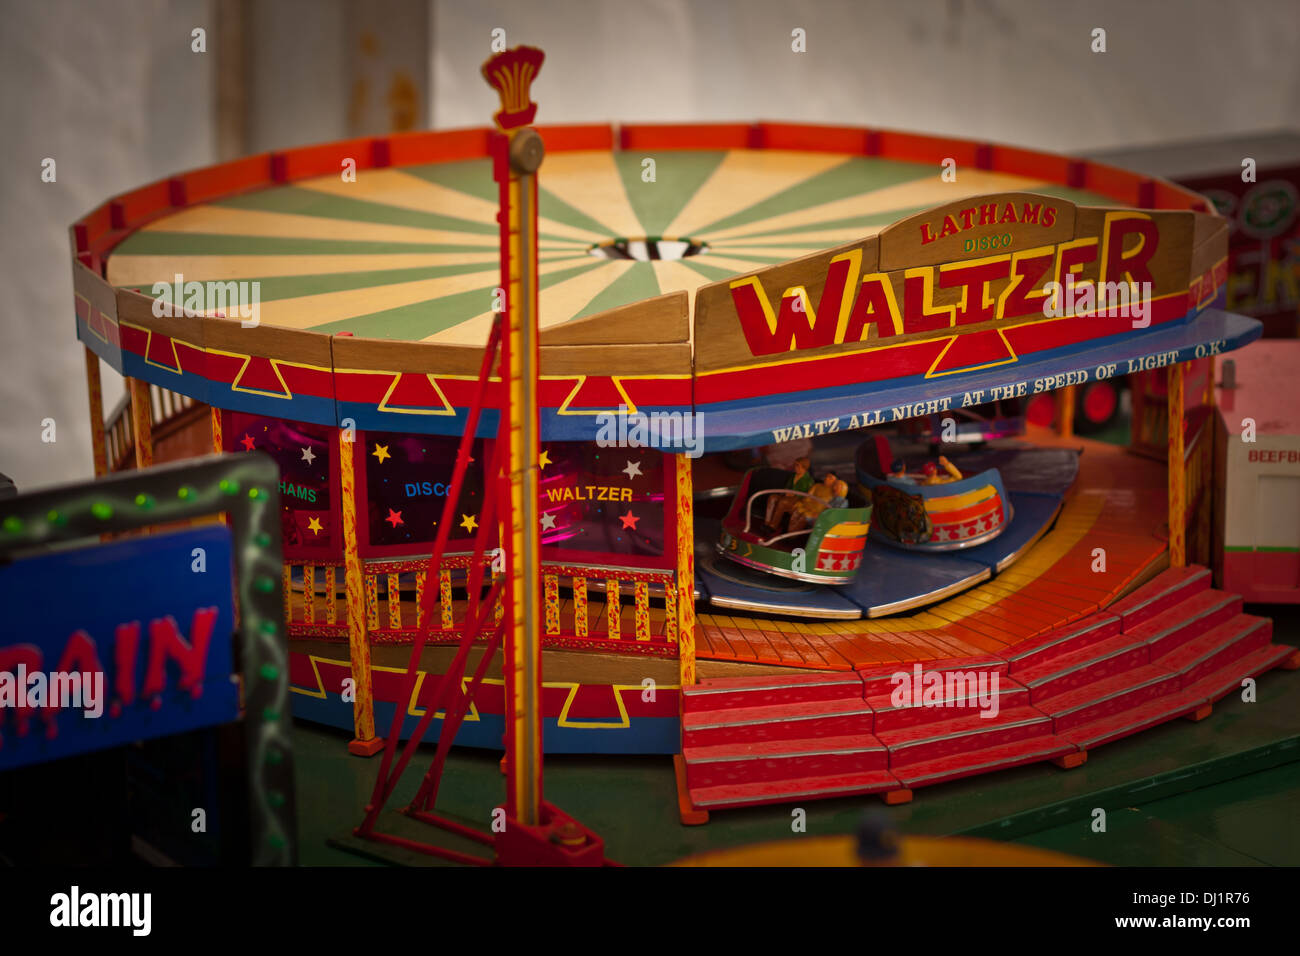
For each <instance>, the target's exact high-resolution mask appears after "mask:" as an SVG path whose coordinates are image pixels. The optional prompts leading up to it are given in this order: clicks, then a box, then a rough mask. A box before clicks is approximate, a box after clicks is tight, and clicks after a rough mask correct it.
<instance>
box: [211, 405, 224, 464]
mask: <svg viewBox="0 0 1300 956" xmlns="http://www.w3.org/2000/svg"><path fill="white" fill-rule="evenodd" d="M208 411H209V412H210V413H211V414H210V415H209V418H211V420H212V450H213V451H215V452H216V453H217V454H218V455H220V454H221V453H222V452H223V451H225V438H224V437H223V436H222V433H221V409H219V408H217V406H215V405H212V406H209V408H208Z"/></svg>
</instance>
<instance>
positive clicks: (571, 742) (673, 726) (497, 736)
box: [293, 694, 681, 754]
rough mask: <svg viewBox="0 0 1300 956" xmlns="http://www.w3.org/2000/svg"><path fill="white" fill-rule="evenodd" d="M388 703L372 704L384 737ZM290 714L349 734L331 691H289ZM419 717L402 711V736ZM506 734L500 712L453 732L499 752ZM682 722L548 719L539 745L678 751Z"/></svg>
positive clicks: (556, 750)
mask: <svg viewBox="0 0 1300 956" xmlns="http://www.w3.org/2000/svg"><path fill="white" fill-rule="evenodd" d="M393 707H394V705H393V704H391V703H386V702H384V701H377V702H376V703H375V730H376V732H377V733H379V734H381V735H385V736H386V735H387V733H388V728H390V727H391V726H392V725H393ZM293 716H294V717H295V718H297V719H300V720H308V721H311V722H313V723H318V724H326V725H328V726H331V727H338V728H341V729H342V730H346V731H349V732H351V731H352V729H353V724H352V705H351V704H348V703H344V702H343V700H342V698H339V697H334V696H333V695H331V696H329V697H325V698H320V697H307V696H305V695H303V694H294V695H293ZM418 723H419V718H418V717H413V716H411V715H409V714H408V715H407V717H406V719H405V721H404V722H403V725H402V735H403V739H405V738H406V736H407V735H409V734H410V733H412V732H413V731H414V730H415V727H416V725H417V724H418ZM441 729H442V727H441V722H440V721H438V720H435V721H434V722H433V723H432V724H430V725H429V731H428V733H426V734H425V737H424V743H430V744H432V743H436V742H437V740H438V734H439V733H440V732H441ZM504 736H505V718H504V717H503V716H501V715H500V714H487V715H483V716H482V717H481V718H480V719H479V720H474V721H468V720H467V721H465V722H464V723H462V724H461V725H460V732H459V733H457V734H456V746H458V747H485V748H487V749H489V750H501V749H502V743H501V742H502V739H503V737H504ZM680 744H681V725H680V721H679V720H678V719H677V718H676V717H638V718H636V719H634V720H632V721H631V725H630V726H628V727H625V728H617V729H616V728H610V729H607V730H602V729H590V730H586V729H580V728H574V727H561V726H560V725H559V721H558V719H557V718H554V717H549V718H547V719H546V720H545V721H544V722H543V725H542V748H543V750H544V751H545V752H546V753H548V754H566V753H574V754H578V753H590V754H675V753H677V752H678V750H679V749H680Z"/></svg>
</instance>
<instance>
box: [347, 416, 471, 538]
mask: <svg viewBox="0 0 1300 956" xmlns="http://www.w3.org/2000/svg"><path fill="white" fill-rule="evenodd" d="M459 447H460V436H457V435H417V434H410V433H407V432H380V431H367V432H358V433H357V451H356V454H357V456H358V460H357V514H358V516H359V524H360V529H359V533H358V536H359V539H360V540H359V542H358V544H359V547H360V550H361V553H362V554H363V555H365V556H367V557H396V556H401V555H410V554H422V553H423V554H427V553H428V552H429V551H430V549H431V548H432V547H433V541H434V538H435V537H436V536H437V533H438V524H437V523H438V522H439V521H441V520H442V508H443V505H444V504H445V503H446V500H447V489H448V485H449V484H450V482H451V477H452V470H453V468H454V467H455V464H456V451H457V449H458V448H459ZM489 453H490V448H489V447H488V444H487V441H486V440H485V439H481V438H480V439H476V440H475V441H474V444H473V445H472V446H471V448H470V457H471V458H472V459H473V461H471V462H470V465H469V468H468V469H467V470H466V472H465V481H464V483H463V484H462V485H461V491H460V499H459V500H458V501H457V503H456V511H455V514H454V515H453V518H452V521H453V523H452V528H451V537H450V538H448V550H450V551H467V550H469V549H470V547H471V546H472V541H473V538H474V535H475V533H476V532H477V530H478V522H479V517H480V515H481V514H482V511H483V473H484V471H485V469H486V468H487V465H488V461H487V457H488V454H489ZM362 459H364V460H362ZM493 537H494V539H495V535H494V536H493ZM493 544H495V540H494V541H493Z"/></svg>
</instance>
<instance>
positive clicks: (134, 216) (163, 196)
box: [109, 179, 172, 229]
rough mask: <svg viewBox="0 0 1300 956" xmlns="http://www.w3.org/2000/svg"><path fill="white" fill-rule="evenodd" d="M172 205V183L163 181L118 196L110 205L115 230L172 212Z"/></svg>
mask: <svg viewBox="0 0 1300 956" xmlns="http://www.w3.org/2000/svg"><path fill="white" fill-rule="evenodd" d="M171 205H172V202H171V185H170V181H169V180H165V179H163V180H159V181H158V182H156V183H150V184H149V185H148V186H142V187H141V188H139V189H136V190H133V191H131V192H129V193H123V194H122V195H121V196H118V197H117V198H116V199H114V200H113V201H112V203H110V204H109V214H110V218H111V220H112V224H113V228H114V229H125V228H126V227H127V226H131V225H135V224H137V223H139V222H140V221H141V220H144V219H148V218H152V217H153V216H155V215H157V214H158V213H160V212H163V211H167V210H170V209H171Z"/></svg>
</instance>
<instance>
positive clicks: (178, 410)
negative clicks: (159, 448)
mask: <svg viewBox="0 0 1300 956" xmlns="http://www.w3.org/2000/svg"><path fill="white" fill-rule="evenodd" d="M207 408H208V406H207V405H204V404H203V403H202V402H196V401H195V400H194V399H192V398H190V397H189V396H188V395H182V394H181V393H180V392H173V391H172V390H171V389H167V388H161V387H159V386H157V385H150V386H149V421H150V422H151V423H152V430H153V441H154V444H155V445H157V444H158V442H160V441H163V440H165V439H166V438H168V437H169V436H170V435H172V434H173V433H175V432H176V431H178V430H180V429H181V428H184V427H186V426H187V425H189V424H190V423H192V422H193V421H195V420H196V419H197V418H199V417H201V416H202V415H203V414H204V413H206V411H207ZM104 442H105V445H106V446H107V449H106V450H107V452H108V470H109V471H110V472H116V471H125V470H127V469H128V468H134V467H135V429H134V427H133V425H132V423H131V393H130V392H127V393H126V394H125V395H123V396H122V399H121V401H119V402H118V403H117V405H116V406H115V407H114V408H113V411H112V412H111V413H109V416H108V420H107V421H106V422H105V423H104Z"/></svg>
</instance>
